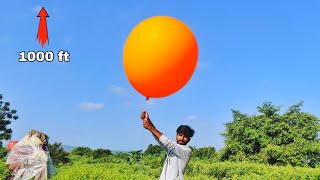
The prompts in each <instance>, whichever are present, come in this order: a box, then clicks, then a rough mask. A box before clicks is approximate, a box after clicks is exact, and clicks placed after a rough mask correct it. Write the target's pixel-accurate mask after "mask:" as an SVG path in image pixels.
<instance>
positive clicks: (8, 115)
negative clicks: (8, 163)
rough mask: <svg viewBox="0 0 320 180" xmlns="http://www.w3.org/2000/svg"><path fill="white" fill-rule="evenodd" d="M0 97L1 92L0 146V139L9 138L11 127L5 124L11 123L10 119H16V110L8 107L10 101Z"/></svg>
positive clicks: (0, 145) (0, 144)
mask: <svg viewBox="0 0 320 180" xmlns="http://www.w3.org/2000/svg"><path fill="white" fill-rule="evenodd" d="M2 99H3V97H2V94H0V147H2V140H9V139H11V134H12V129H11V128H7V126H8V125H9V124H11V120H12V119H13V120H17V119H18V116H17V115H16V114H17V110H15V109H10V103H9V102H4V101H2Z"/></svg>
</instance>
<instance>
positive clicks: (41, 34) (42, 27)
mask: <svg viewBox="0 0 320 180" xmlns="http://www.w3.org/2000/svg"><path fill="white" fill-rule="evenodd" d="M38 17H40V22H39V28H38V34H37V40H38V41H39V43H40V44H41V46H42V48H43V47H44V45H45V44H46V42H47V41H48V44H49V37H48V28H47V20H46V18H47V17H49V15H48V13H47V11H46V10H45V9H44V7H43V8H42V9H41V10H40V12H39V14H38Z"/></svg>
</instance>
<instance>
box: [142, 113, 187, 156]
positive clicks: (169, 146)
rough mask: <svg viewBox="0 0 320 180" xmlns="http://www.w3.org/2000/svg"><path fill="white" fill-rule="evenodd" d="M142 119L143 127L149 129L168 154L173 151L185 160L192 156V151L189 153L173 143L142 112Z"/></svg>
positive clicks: (146, 114)
mask: <svg viewBox="0 0 320 180" xmlns="http://www.w3.org/2000/svg"><path fill="white" fill-rule="evenodd" d="M141 119H142V120H143V127H144V128H146V129H148V130H149V131H150V132H151V133H152V134H153V136H154V137H155V138H156V140H157V141H158V142H159V144H160V146H161V147H163V148H164V149H165V150H166V151H167V152H169V151H172V152H173V153H175V154H176V155H177V156H178V157H180V158H183V159H184V158H187V157H189V156H190V154H191V151H190V152H189V151H188V150H186V149H185V148H184V147H183V146H181V145H180V144H177V143H175V142H173V141H172V140H170V139H169V138H167V137H165V136H164V135H163V134H162V133H161V132H160V131H159V130H157V128H156V127H155V126H154V125H153V123H152V122H151V121H150V119H149V115H148V113H147V112H145V111H144V112H142V114H141Z"/></svg>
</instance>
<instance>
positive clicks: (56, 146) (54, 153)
mask: <svg viewBox="0 0 320 180" xmlns="http://www.w3.org/2000/svg"><path fill="white" fill-rule="evenodd" d="M48 148H49V151H50V156H51V158H52V161H53V164H54V165H55V166H57V165H59V164H60V163H62V164H66V163H68V162H70V159H69V158H68V155H69V153H68V152H67V151H65V150H64V148H63V147H62V143H61V142H55V143H53V144H48Z"/></svg>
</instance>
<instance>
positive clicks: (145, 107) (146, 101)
mask: <svg viewBox="0 0 320 180" xmlns="http://www.w3.org/2000/svg"><path fill="white" fill-rule="evenodd" d="M148 100H149V97H146V99H145V102H144V110H143V111H147V104H148ZM144 136H145V133H144V131H143V134H142V146H143V145H144V139H145V138H144ZM142 161H143V150H142V152H141V156H140V165H141V169H140V173H139V179H141V177H140V175H141V173H143V172H142V170H143V169H142V168H143V162H142Z"/></svg>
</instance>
